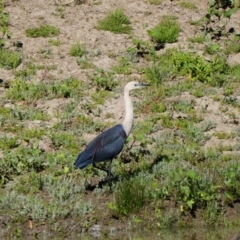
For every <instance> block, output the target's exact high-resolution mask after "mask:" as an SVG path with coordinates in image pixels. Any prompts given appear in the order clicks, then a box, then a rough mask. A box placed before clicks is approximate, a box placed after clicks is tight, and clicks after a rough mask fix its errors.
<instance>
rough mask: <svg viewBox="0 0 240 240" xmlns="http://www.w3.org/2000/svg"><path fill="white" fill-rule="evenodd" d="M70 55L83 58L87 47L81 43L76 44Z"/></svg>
mask: <svg viewBox="0 0 240 240" xmlns="http://www.w3.org/2000/svg"><path fill="white" fill-rule="evenodd" d="M69 53H70V55H71V56H73V57H82V56H83V55H84V54H85V53H86V47H85V46H84V45H81V44H80V43H75V44H73V45H72V46H71V48H70V51H69Z"/></svg>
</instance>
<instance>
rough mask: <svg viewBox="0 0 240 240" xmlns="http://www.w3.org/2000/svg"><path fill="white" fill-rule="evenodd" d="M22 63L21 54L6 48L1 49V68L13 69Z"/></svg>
mask: <svg viewBox="0 0 240 240" xmlns="http://www.w3.org/2000/svg"><path fill="white" fill-rule="evenodd" d="M20 63H21V54H20V53H19V52H16V51H12V50H9V49H6V48H2V49H0V68H6V69H12V68H16V67H17V66H18V65H19V64H20Z"/></svg>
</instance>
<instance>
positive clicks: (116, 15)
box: [97, 8, 132, 33]
mask: <svg viewBox="0 0 240 240" xmlns="http://www.w3.org/2000/svg"><path fill="white" fill-rule="evenodd" d="M97 29H100V30H105V31H110V32H113V33H130V31H131V30H132V28H131V26H130V20H129V19H128V17H127V16H126V15H125V13H124V11H123V9H122V8H118V9H116V10H114V11H110V12H109V13H108V14H107V16H106V17H105V18H104V19H103V20H100V21H99V22H98V25H97Z"/></svg>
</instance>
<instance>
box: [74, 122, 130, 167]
mask: <svg viewBox="0 0 240 240" xmlns="http://www.w3.org/2000/svg"><path fill="white" fill-rule="evenodd" d="M126 137H127V136H126V133H125V131H124V129H123V127H122V125H120V124H118V125H115V126H114V127H112V128H110V129H108V130H106V131H104V132H102V133H101V134H99V135H98V136H97V137H96V138H94V139H93V140H92V141H91V142H90V143H89V144H88V146H87V147H86V149H85V150H84V151H83V152H81V153H80V154H79V156H78V158H77V160H76V161H75V166H76V167H77V168H84V167H86V166H87V165H89V164H91V163H94V162H101V161H104V160H110V159H112V158H114V157H115V156H117V155H118V154H119V153H120V152H121V150H122V149H123V146H124V143H125V140H126Z"/></svg>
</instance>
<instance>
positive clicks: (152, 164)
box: [0, 0, 240, 239]
mask: <svg viewBox="0 0 240 240" xmlns="http://www.w3.org/2000/svg"><path fill="white" fill-rule="evenodd" d="M46 2H47V1H46ZM75 2H76V1H75ZM224 2H225V3H226V4H227V5H226V6H223V5H222V4H223V3H224ZM236 2H237V1H235V4H236ZM81 3H83V2H81ZM97 3H99V2H91V3H89V5H87V4H85V5H83V6H75V8H74V7H73V5H74V4H72V5H71V4H70V5H69V6H68V7H64V5H58V6H57V7H56V5H53V4H50V5H48V6H51V8H50V9H51V10H52V14H51V19H55V21H61V23H62V24H63V27H65V26H66V23H67V24H68V25H69V24H70V26H71V27H72V29H79V21H78V20H77V21H75V19H73V16H75V15H74V11H75V10H76V9H77V11H78V10H79V9H80V8H79V7H81V10H82V9H83V10H84V13H81V14H84V15H81V17H83V16H84V18H83V20H81V21H83V22H84V21H85V20H86V23H87V24H86V26H84V27H83V28H82V29H81V31H80V30H79V33H78V34H76V36H75V34H74V33H73V35H72V36H71V41H68V40H69V36H67V38H66V39H65V38H64V37H63V36H62V35H60V36H59V37H57V38H56V37H54V34H55V33H54V31H51V30H50V31H49V32H50V37H51V38H50V39H34V40H31V39H28V40H29V41H27V42H26V43H25V42H24V44H30V43H31V42H34V46H33V45H31V46H27V47H26V48H24V47H23V48H21V49H20V47H18V42H16V43H14V44H12V39H11V42H10V41H8V39H9V38H8V33H10V32H9V31H10V30H11V32H12V35H13V36H14V38H13V40H14V39H16V38H17V39H18V38H19V39H20V38H21V32H20V31H19V29H21V27H22V26H23V24H25V22H26V19H25V17H24V20H23V19H22V18H18V22H17V24H15V22H14V21H12V20H11V22H13V24H12V25H9V19H11V16H10V15H8V14H7V15H6V16H5V17H6V19H5V20H6V21H5V20H4V21H5V22H4V24H5V25H4V24H3V16H2V15H1V16H0V28H1V31H3V30H4V31H3V35H1V36H3V38H1V41H2V40H4V41H2V45H1V49H0V67H2V68H5V69H2V72H1V74H2V75H1V76H0V78H1V79H0V91H1V94H0V127H1V130H0V215H1V217H0V225H1V232H0V238H1V237H2V236H3V238H5V237H6V238H13V239H20V238H25V237H26V236H32V237H33V238H34V237H37V238H39V239H45V238H46V236H48V235H47V234H49V236H51V237H52V236H53V235H54V237H55V238H59V239H62V238H65V239H68V238H79V237H80V238H81V239H82V238H84V237H85V235H84V234H85V233H89V232H91V234H92V233H93V232H94V233H95V232H97V233H98V230H96V231H95V230H93V229H94V227H96V226H98V225H100V226H101V231H99V232H100V234H101V236H99V238H109V237H110V238H112V237H113V236H112V234H113V233H114V232H116V231H115V230H114V227H116V226H119V223H120V222H121V224H120V227H121V226H122V227H123V228H124V229H125V228H126V227H127V229H129V231H127V232H128V234H131V229H143V228H144V229H146V232H148V231H147V230H149V231H150V232H151V231H152V229H154V230H155V229H157V231H158V232H157V234H158V236H157V237H158V238H161V239H182V238H193V239H194V238H196V236H198V234H199V233H198V232H197V233H194V235H193V236H190V235H188V234H189V231H190V228H189V227H192V228H194V229H196V228H195V226H197V227H198V229H199V228H201V229H202V227H205V226H207V227H208V226H223V227H224V226H237V232H238V231H239V225H240V221H239V214H237V213H238V212H239V211H238V210H239V202H240V176H239V172H240V165H239V159H240V157H239V155H240V153H239V151H240V143H239V142H240V128H239V121H240V114H239V109H240V100H239V95H240V90H239V89H240V81H239V79H240V64H239V63H238V60H239V59H238V57H237V56H238V55H237V53H239V32H238V30H239V29H238V28H237V27H236V26H237V25H236V23H235V21H236V19H237V17H238V16H239V12H238V11H237V12H235V10H232V9H233V8H232V7H233V6H229V1H228V2H227V1H213V5H211V6H209V9H208V11H209V12H208V14H209V15H208V16H207V17H206V16H205V17H206V18H203V19H201V20H200V21H196V22H191V23H189V22H188V21H187V19H189V18H187V17H186V18H181V17H182V14H178V12H176V13H177V14H178V16H179V18H181V19H177V18H176V16H171V15H170V14H173V11H172V8H169V7H170V5H169V2H168V1H165V2H163V3H164V11H166V14H168V16H165V17H162V20H161V21H160V23H159V24H158V25H157V26H156V27H153V28H152V29H150V30H148V34H149V36H150V37H151V39H150V38H147V37H146V29H147V28H148V26H150V25H151V24H153V23H152V22H151V21H152V19H155V20H156V19H157V18H156V16H157V14H159V11H158V9H155V6H153V5H150V4H155V5H158V4H161V1H158V0H151V1H150V0H149V1H148V2H146V3H141V4H146V6H148V7H149V9H152V10H151V11H150V10H143V12H142V11H139V9H138V8H134V10H133V6H132V5H131V4H132V3H131V4H129V5H128V7H129V9H126V13H127V15H128V17H127V15H125V13H124V10H123V9H119V8H118V9H116V10H111V11H110V12H109V13H108V14H107V16H106V18H105V19H103V20H100V21H99V22H98V25H97V28H98V29H103V30H107V31H112V32H114V33H130V34H128V35H113V34H111V33H106V32H100V31H97V30H96V29H95V30H94V29H91V27H93V26H95V24H96V19H99V18H100V16H99V15H98V11H96V12H95V9H99V8H100V7H101V6H93V5H95V4H97ZM217 3H218V4H219V6H217ZM1 4H2V1H1V0H0V6H1V7H2V8H0V9H1V10H0V13H5V12H8V8H9V6H10V7H11V4H13V1H8V3H7V4H6V5H5V4H2V5H1ZM14 4H15V5H14V6H18V5H17V4H16V3H14ZM75 4H76V3H75ZM114 4H117V6H118V4H120V3H114ZM114 4H113V3H112V2H111V1H109V2H106V6H105V5H104V9H105V7H106V8H107V9H112V7H113V5H114ZM177 4H178V3H177ZM179 4H181V6H182V7H184V8H185V10H184V14H185V13H186V14H193V13H194V19H195V15H196V16H197V15H199V17H202V13H199V12H197V11H196V12H193V11H192V9H193V10H196V9H195V8H194V7H193V6H192V5H191V4H190V5H189V2H186V1H181V2H180V3H179ZM30 6H31V4H30V5H29V6H28V7H30ZM171 6H172V5H171ZM3 7H4V9H5V7H6V9H7V10H6V11H5V10H4V11H3ZM93 7H94V8H93ZM95 7H96V8H95ZM114 7H116V5H114ZM134 7H136V5H134ZM140 7H141V6H140ZM156 7H157V8H159V6H156ZM165 7H166V8H165ZM90 8H91V9H90ZM27 9H28V8H27ZM45 9H46V7H45V8H44V10H45ZM70 9H71V12H70ZM104 9H102V10H101V11H99V12H101V14H102V12H103V11H105V10H104ZM178 9H179V6H177V10H178ZM22 10H24V11H26V10H25V8H23V9H21V11H22ZM27 11H28V10H27ZM32 11H33V16H35V15H34V14H36V12H35V11H36V10H35V9H34V8H33V9H32ZM93 11H94V14H95V15H94V16H93V15H90V14H88V13H90V12H91V13H93ZM9 12H10V13H11V11H9ZM206 12H207V9H206ZM219 12H220V13H221V14H220V15H219ZM56 13H57V17H56ZM70 13H71V14H70ZM85 13H87V14H85ZM131 13H137V14H135V15H131ZM38 14H39V13H38ZM75 14H77V15H78V14H80V13H79V12H77V13H76V12H75ZM232 14H236V19H234V21H229V22H228V24H227V25H221V24H220V23H222V22H223V21H225V20H228V19H231V16H232ZM53 15H54V16H53ZM204 15H205V14H204ZM26 16H27V20H32V18H31V17H32V15H31V14H30V15H29V16H28V15H26ZM58 16H60V18H59V17H58ZM70 16H71V18H70ZM139 16H140V17H141V16H144V18H146V21H145V20H144V21H142V19H139ZM224 16H225V17H224ZM28 18H29V19H28ZM62 18H64V19H62ZM92 18H93V19H92ZM1 19H2V20H1ZM206 19H207V20H206ZM219 19H220V21H218V20H219ZM35 20H36V23H37V22H39V21H41V22H49V21H50V19H49V16H48V13H47V14H46V15H45V16H44V17H42V16H40V17H39V18H37V19H35ZM35 20H34V19H33V24H35V22H34V21H35ZM155 20H154V21H155ZM52 21H53V20H52ZM156 21H158V20H156ZM76 22H78V23H76ZM178 22H181V27H186V28H187V27H189V24H192V25H191V26H190V27H191V29H194V28H195V31H194V32H195V33H196V34H195V37H193V38H190V39H189V42H187V43H186V42H185V40H186V38H187V37H188V36H187V35H185V31H183V32H182V34H181V36H179V31H180V25H179V23H178ZM51 23H53V24H54V22H51ZM130 23H131V24H130ZM224 23H225V22H224ZM75 24H78V25H75ZM154 24H155V23H154ZM185 24H186V25H185ZM215 24H216V26H217V27H216V29H213V26H215ZM218 24H220V25H218ZM2 26H5V27H6V28H7V29H6V28H3V27H2ZM16 26H17V27H16ZM43 26H46V25H43ZM58 26H61V25H58ZM151 26H152V25H151ZM153 26H154V25H153ZM201 26H204V28H201ZM223 26H224V28H223V30H226V29H225V27H226V26H228V27H230V28H234V31H233V30H231V31H229V32H228V34H227V35H224V34H223V32H218V34H217V32H216V31H217V30H219V29H220V27H223ZM102 27H103V28H102ZM132 27H133V29H134V31H132V30H131V29H132ZM16 28H17V30H18V31H16V32H17V34H16V32H15V30H16ZM211 28H212V29H211ZM23 29H25V28H24V27H23ZM200 29H201V30H200ZM221 29H222V28H221ZM221 29H220V30H221ZM5 30H7V31H5ZM60 31H61V32H62V27H60V29H58V34H59V33H60ZM191 31H192V30H191ZM39 32H40V33H39ZM42 32H44V31H43V30H41V29H40V28H37V29H35V30H32V31H30V35H31V34H32V35H31V37H33V36H34V37H38V36H43V37H47V36H48V34H47V35H45V34H43V35H42ZM1 33H2V32H1ZM15 34H16V36H17V37H16V36H15ZM52 34H53V35H52ZM64 34H65V32H64ZM84 34H87V37H86V36H85V35H84ZM1 36H0V37H1ZM105 36H111V37H112V39H105V38H106V37H105ZM183 39H184V42H183V41H182V40H183ZM88 40H89V42H85V41H88ZM108 40H109V41H108ZM117 41H118V42H117ZM175 41H179V45H178V44H176V45H175V48H172V47H171V46H170V44H169V45H168V46H167V47H169V46H170V47H169V48H168V49H162V50H161V51H159V49H160V48H164V43H172V42H175ZM31 44H32V43H31ZM35 44H36V45H35ZM85 44H86V45H85ZM12 45H13V46H12ZM86 46H88V47H87V49H86ZM159 46H160V47H159ZM176 46H179V47H176ZM16 48H17V50H18V51H17V52H16V54H17V55H14V53H15V52H14V49H16ZM29 49H30V50H29ZM120 49H121V50H120ZM5 52H7V54H9V53H10V54H13V55H11V57H9V55H7V54H6V55H5ZM20 52H21V54H20ZM22 56H23V61H22V64H21V66H20V67H19V68H17V69H14V68H16V67H17V66H18V65H19V63H20V62H21V60H22V59H21V57H22ZM232 62H233V63H232ZM2 76H3V77H2ZM9 76H10V77H9ZM139 79H141V80H140V81H143V82H147V83H150V84H151V86H150V87H149V88H148V89H145V90H144V91H142V90H137V91H136V92H132V93H131V96H132V99H133V101H134V113H135V122H134V127H133V129H132V133H131V134H130V136H129V138H128V139H127V143H126V145H125V147H124V150H123V152H122V154H121V155H120V156H118V159H116V160H114V161H113V164H112V170H113V176H114V177H113V185H112V189H113V192H109V186H108V181H107V180H106V179H104V177H105V173H104V172H103V171H100V170H96V169H95V168H93V167H91V166H89V167H87V168H85V169H83V170H76V169H74V167H73V163H74V161H75V159H76V157H77V156H78V154H79V152H80V151H81V150H82V149H83V148H84V147H85V146H86V144H87V143H89V141H90V140H91V139H92V138H93V137H94V136H95V135H97V134H99V133H100V132H102V131H104V130H105V129H107V128H109V127H111V126H113V125H114V124H115V123H118V122H121V121H122V117H123V115H124V109H123V103H122V98H123V96H122V93H123V87H124V85H125V83H126V82H128V81H131V80H139ZM5 80H6V81H5ZM233 210H234V211H233ZM31 224H32V225H31ZM109 224H110V225H109ZM109 226H111V227H113V228H111V229H110V230H109V228H110V227H109ZM185 226H186V227H187V231H188V232H187V235H186V232H185V231H184V227H185ZM31 227H32V229H30V228H31ZM178 227H181V231H183V236H182V235H181V234H180V235H181V236H180V235H178V234H177V235H176V234H175V235H171V236H170V237H169V236H168V235H167V234H166V232H167V231H163V229H173V228H174V229H176V231H177V229H178ZM28 228H29V229H28ZM176 231H174V232H176ZM219 231H221V229H220V230H219V228H218V231H217V233H215V235H214V234H211V238H212V239H219V236H220V235H221V237H222V239H232V236H230V237H229V235H228V236H227V235H224V234H222V232H221V234H220V232H219ZM108 232H111V236H110V233H108ZM144 232H145V231H144ZM203 232H204V231H202V232H201V234H203ZM206 232H208V234H210V233H209V231H206ZM118 233H119V232H118V231H117V233H116V234H118ZM154 233H156V232H154ZM28 234H29V235H28ZM35 234H36V235H35ZM41 234H42V235H41ZM44 234H45V235H44ZM51 234H52V235H51ZM69 234H71V236H70V235H69ZM123 234H124V233H123ZM140 234H141V238H142V239H145V236H144V235H142V234H143V231H141V233H140ZM171 234H172V233H171ZM209 236H210V235H204V236H201V237H203V238H204V237H205V238H206V239H208V238H209ZM92 237H93V235H91V237H90V238H92ZM94 237H95V236H94ZM96 237H97V236H96ZM87 238H88V236H87ZM116 238H119V236H116ZM120 238H124V237H122V235H121V237H120ZM126 238H129V236H127V237H126ZM130 238H134V239H137V237H135V235H133V236H130ZM147 238H148V237H146V239H147Z"/></svg>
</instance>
